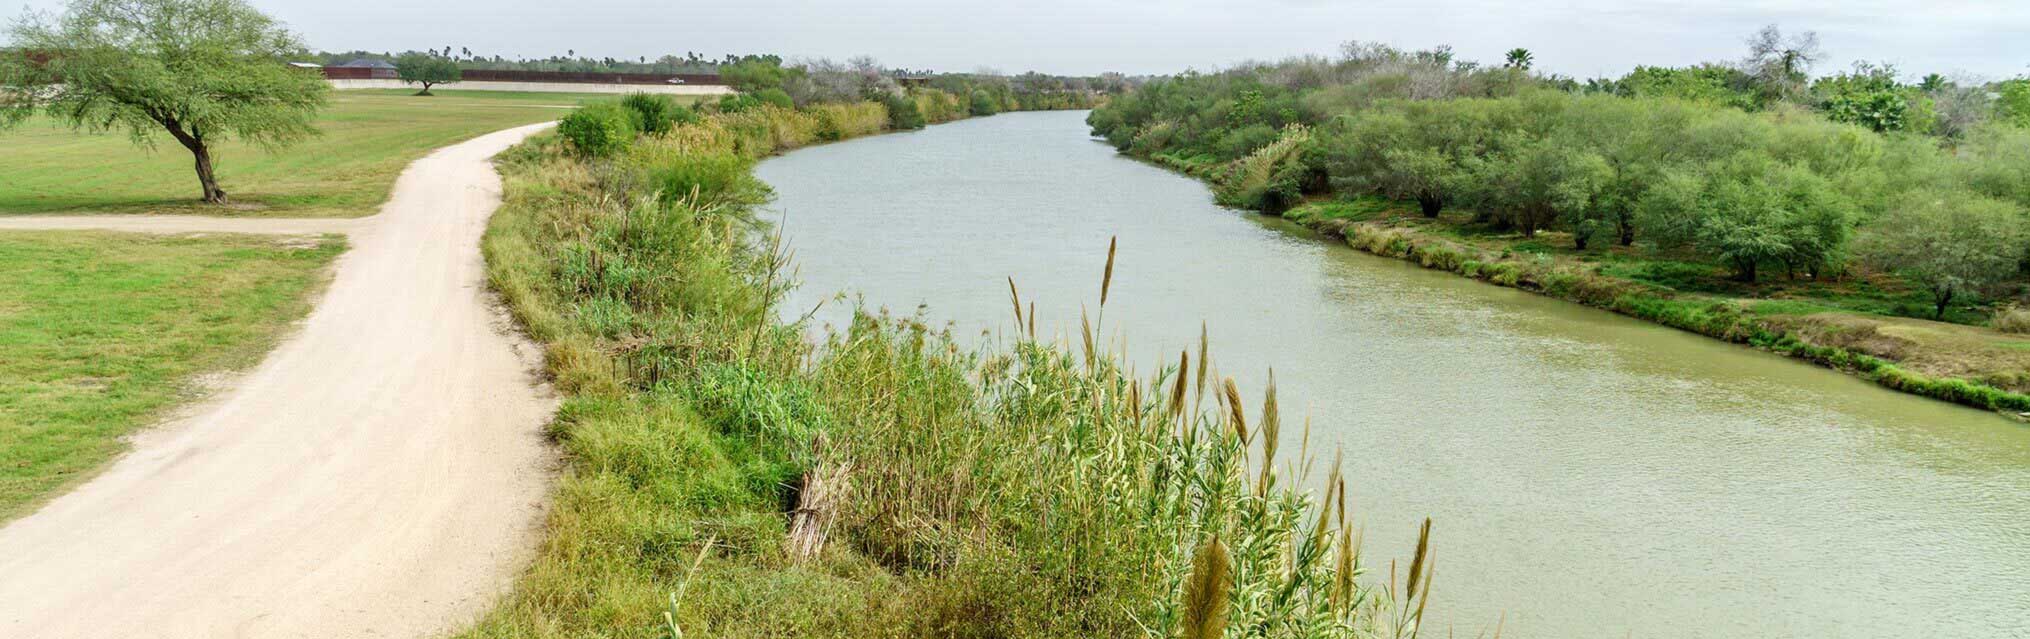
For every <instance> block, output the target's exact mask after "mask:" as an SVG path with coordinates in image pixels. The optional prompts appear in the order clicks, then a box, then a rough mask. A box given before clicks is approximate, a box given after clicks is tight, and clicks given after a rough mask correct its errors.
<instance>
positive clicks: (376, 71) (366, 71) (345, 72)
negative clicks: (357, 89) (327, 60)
mask: <svg viewBox="0 0 2030 639" xmlns="http://www.w3.org/2000/svg"><path fill="white" fill-rule="evenodd" d="M324 77H327V78H332V79H334V80H337V79H344V80H393V79H395V64H394V63H392V62H389V61H387V60H380V59H376V58H357V59H354V60H352V61H351V62H346V63H344V64H334V65H331V66H328V67H325V68H324Z"/></svg>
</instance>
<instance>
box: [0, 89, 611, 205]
mask: <svg viewBox="0 0 2030 639" xmlns="http://www.w3.org/2000/svg"><path fill="white" fill-rule="evenodd" d="M410 93H411V92H409V91H402V90H368V91H339V92H334V93H333V94H332V100H331V105H330V106H329V107H328V108H327V109H326V110H325V111H324V112H323V113H322V114H320V116H319V118H318V119H319V127H320V128H321V129H322V130H323V135H321V136H319V137H317V138H315V139H312V140H310V141H307V142H305V143H303V144H300V145H297V146H294V147H290V148H288V149H284V150H282V151H279V152H276V153H272V154H271V153H266V152H263V151H261V150H259V149H258V148H254V147H249V146H245V145H241V144H235V143H228V144H225V145H223V147H222V148H220V149H219V150H218V151H217V152H216V153H215V155H216V157H217V159H216V162H217V164H218V171H219V180H220V182H221V184H222V185H223V186H224V188H225V190H226V193H227V194H228V195H229V196H230V197H231V198H232V200H233V205H232V206H230V207H211V206H205V205H204V204H203V203H201V202H199V201H198V198H199V195H200V193H199V190H198V183H197V175H196V173H195V172H194V171H193V170H192V169H191V156H190V153H189V152H187V151H185V150H184V149H183V147H182V146H179V145H177V144H176V142H175V141H174V140H171V139H169V138H168V136H167V134H162V135H160V136H158V140H157V143H156V146H155V148H154V149H153V150H149V149H143V148H137V147H135V146H134V145H133V144H132V143H131V142H130V141H129V140H128V138H127V136H126V135H125V134H121V133H115V134H108V135H88V134H82V133H77V132H73V131H71V130H70V129H68V128H63V127H60V126H58V125H57V123H56V122H55V121H53V120H49V119H43V118H37V119H32V120H30V121H28V122H26V123H24V124H22V125H21V126H19V127H16V128H14V129H10V130H0V148H4V149H6V157H7V169H6V178H5V179H4V180H0V215H7V214H25V213H53V212H66V213H87V212H90V213H141V212H149V213H197V214H208V215H239V216H276V217H358V216H364V215H372V214H373V213H374V211H375V210H376V209H377V208H378V207H379V206H380V203H381V202H382V201H383V200H385V199H386V198H387V195H388V190H389V188H390V187H391V186H393V184H394V180H395V176H396V175H398V174H400V173H401V170H402V167H404V166H407V165H408V164H409V162H410V161H413V160H415V159H416V158H419V157H422V156H423V155H424V154H426V153H428V152H429V151H430V150H431V149H435V148H437V147H441V146H444V145H447V144H450V143H453V142H457V141H460V140H464V139H468V138H471V137H473V136H476V135H479V134H482V133H487V132H490V131H496V130H500V129H505V128H509V127H513V126H517V125H522V124H531V123H535V122H543V121H547V120H554V119H556V118H558V117H560V116H562V115H563V114H564V113H566V109H565V108H561V107H570V106H573V105H577V104H579V103H580V102H583V101H586V100H591V99H602V98H612V97H615V96H610V95H597V94H577V93H521V92H492V91H457V90H438V91H435V92H434V93H436V94H437V95H436V96H434V97H414V96H412V95H410Z"/></svg>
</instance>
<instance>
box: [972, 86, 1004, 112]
mask: <svg viewBox="0 0 2030 639" xmlns="http://www.w3.org/2000/svg"><path fill="white" fill-rule="evenodd" d="M971 100H972V101H971V103H970V107H969V108H968V110H969V111H971V112H972V114H973V115H993V114H996V113H1000V112H1001V105H1000V103H998V102H995V101H994V96H993V95H992V94H989V93H987V92H986V91H985V90H978V91H974V92H973V97H972V98H971Z"/></svg>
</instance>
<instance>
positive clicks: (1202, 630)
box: [1184, 536, 1233, 639]
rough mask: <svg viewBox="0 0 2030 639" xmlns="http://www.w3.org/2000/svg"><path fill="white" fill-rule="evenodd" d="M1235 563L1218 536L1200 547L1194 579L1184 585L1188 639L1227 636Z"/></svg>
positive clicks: (1193, 562) (1213, 638) (1192, 569)
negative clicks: (1227, 619) (1227, 618)
mask: <svg viewBox="0 0 2030 639" xmlns="http://www.w3.org/2000/svg"><path fill="white" fill-rule="evenodd" d="M1232 573H1233V561H1232V558H1231V557H1229V556H1228V555H1227V550H1226V544H1225V543H1223V542H1221V541H1220V540H1219V537H1218V536H1214V537H1213V538H1212V539H1210V540H1208V541H1206V542H1205V545H1202V546H1199V547H1198V554H1197V556H1196V557H1194V558H1193V559H1192V561H1191V579H1190V581H1189V582H1187V583H1186V584H1185V585H1184V639H1220V637H1221V636H1223V635H1225V634H1226V616H1227V606H1228V605H1229V602H1228V601H1227V599H1228V594H1229V592H1230V591H1231V590H1232V589H1233V580H1232V576H1233V575H1232Z"/></svg>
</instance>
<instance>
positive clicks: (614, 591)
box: [467, 108, 1432, 637]
mask: <svg viewBox="0 0 2030 639" xmlns="http://www.w3.org/2000/svg"><path fill="white" fill-rule="evenodd" d="M767 111H768V109H766V108H763V109H755V110H750V111H747V112H743V113H739V114H724V115H715V116H710V117H707V118H706V121H703V122H699V123H696V124H691V125H683V126H679V127H677V129H676V130H673V131H671V132H670V133H669V134H668V135H667V136H664V137H662V138H660V139H657V140H655V141H652V142H651V141H644V142H638V143H637V144H653V145H656V148H655V149H653V150H649V151H643V150H639V149H636V150H630V151H629V152H627V153H624V154H620V155H618V156H616V158H612V159H597V158H590V159H588V158H583V157H579V156H575V155H572V154H568V153H565V152H564V148H563V145H562V144H560V143H559V142H558V140H557V139H556V138H554V137H548V136H544V137H539V138H536V139H534V140H531V141H530V142H528V143H525V144H524V145H523V146H522V147H519V148H517V149H516V150H514V151H511V152H510V153H509V154H507V155H505V156H504V157H503V159H502V161H501V165H502V170H503V173H504V174H505V176H506V179H505V184H506V200H505V203H504V205H503V207H502V209H501V210H500V212H499V213H497V214H496V215H495V217H494V221H493V223H492V224H491V226H490V228H489V230H488V234H487V237H486V241H485V250H486V254H487V258H488V268H489V273H490V274H491V277H492V280H493V283H494V286H495V287H496V288H497V289H499V290H500V291H502V293H503V294H504V296H505V297H506V299H507V300H508V301H509V303H510V305H511V306H512V308H513V309H514V311H515V312H516V314H517V315H518V316H519V317H520V318H521V319H522V321H523V322H524V324H525V325H526V326H528V327H529V330H530V332H531V333H532V334H533V335H534V336H535V337H536V338H537V339H539V340H540V341H542V342H543V343H544V344H545V345H546V346H547V348H548V350H547V352H548V364H547V366H548V369H549V372H550V374H551V375H552V376H553V377H554V378H555V379H556V380H557V386H558V388H559V389H560V390H561V391H562V392H564V393H565V394H566V396H567V400H566V401H565V403H564V405H563V408H562V409H561V410H560V413H559V417H558V420H557V423H556V424H555V425H554V426H553V429H552V432H553V434H554V436H555V437H556V438H557V439H558V441H559V442H560V443H561V444H562V446H563V447H564V449H565V450H566V451H567V452H568V454H569V466H568V468H567V470H566V471H565V474H564V477H563V479H562V481H561V484H560V486H559V488H558V493H557V500H556V504H555V506H554V508H553V510H552V511H551V514H550V518H549V522H548V528H549V535H548V540H547V541H546V542H545V545H544V547H543V548H542V550H541V553H540V556H539V557H538V559H537V560H536V562H535V564H534V565H533V566H532V567H531V568H530V569H529V572H528V573H527V575H525V576H524V577H523V579H522V580H521V582H520V583H519V585H518V587H517V588H516V590H515V592H514V594H513V595H512V596H511V597H510V598H509V599H508V600H507V601H506V602H505V603H504V604H503V605H502V606H501V607H500V608H499V609H498V610H496V611H495V612H493V613H492V614H491V615H489V616H488V617H486V618H485V619H483V620H482V621H481V622H480V624H479V625H478V627H476V628H475V629H473V630H471V631H470V632H468V633H467V634H468V635H469V636H475V637H551V636H588V635H590V636H609V637H666V636H673V635H676V634H677V633H685V634H688V635H692V636H715V637H763V636H766V637H779V636H836V637H975V636H979V637H987V636H993V637H1002V636H1005V637H1066V636H1152V637H1154V636H1163V637H1168V636H1177V635H1179V634H1189V636H1199V637H1218V636H1229V635H1230V636H1253V637H1299V636H1303V637H1376V636H1389V637H1401V636H1414V635H1415V634H1416V629H1417V627H1418V625H1419V620H1420V619H1421V616H1422V611H1423V608H1424V602H1425V601H1427V598H1428V596H1429V594H1428V593H1429V589H1430V587H1431V586H1430V584H1431V582H1432V580H1431V579H1430V575H1431V574H1432V573H1431V568H1430V567H1431V565H1432V562H1431V553H1430V552H1429V550H1428V548H1429V545H1428V536H1426V537H1422V538H1420V539H1419V540H1418V544H1417V551H1416V553H1415V554H1414V555H1413V557H1412V559H1411V561H1410V564H1409V565H1410V566H1411V567H1410V569H1409V571H1408V578H1407V579H1406V580H1403V581H1401V582H1398V580H1397V579H1395V574H1396V572H1397V571H1395V570H1394V569H1393V565H1392V567H1391V569H1390V571H1389V573H1388V574H1389V578H1387V579H1385V580H1380V579H1377V577H1378V576H1377V575H1367V573H1368V572H1369V570H1370V565H1369V562H1368V561H1367V560H1366V559H1365V558H1364V556H1363V555H1362V553H1361V551H1360V548H1359V545H1360V544H1359V540H1360V535H1359V533H1358V524H1357V522H1356V519H1357V518H1356V516H1355V515H1354V514H1353V513H1349V512H1348V511H1347V509H1346V500H1345V482H1344V480H1343V479H1342V478H1341V477H1340V476H1339V473H1338V470H1337V465H1336V464H1335V465H1334V467H1333V468H1332V469H1331V470H1330V471H1329V476H1328V477H1327V478H1326V479H1325V481H1324V486H1325V487H1326V488H1325V491H1324V494H1323V495H1322V496H1317V495H1311V494H1309V493H1306V492H1303V491H1301V490H1299V487H1300V486H1305V485H1309V483H1310V482H1309V481H1308V479H1307V477H1309V476H1310V474H1311V473H1312V464H1311V463H1310V456H1311V451H1309V450H1308V447H1309V437H1308V435H1307V436H1305V437H1302V438H1300V439H1299V440H1298V441H1299V442H1300V444H1299V445H1298V446H1297V447H1296V451H1295V452H1294V453H1293V452H1291V451H1289V450H1285V449H1286V448H1287V447H1286V446H1283V444H1282V442H1283V441H1285V439H1287V438H1285V437H1284V436H1283V435H1282V431H1283V430H1284V425H1283V420H1282V416H1281V415H1280V413H1279V411H1278V410H1277V408H1276V400H1275V395H1274V390H1273V388H1270V389H1269V390H1268V391H1267V392H1266V393H1265V394H1264V395H1263V396H1262V398H1261V405H1260V409H1259V412H1258V413H1250V411H1249V410H1248V408H1249V406H1247V405H1246V404H1247V403H1249V401H1250V400H1246V399H1244V398H1243V394H1242V393H1241V391H1240V389H1239V388H1238V387H1237V386H1236V385H1235V384H1233V383H1232V381H1231V380H1230V379H1229V380H1225V381H1222V382H1219V383H1215V384H1210V385H1209V384H1208V383H1207V381H1208V377H1209V376H1210V377H1213V378H1218V376H1217V375H1216V374H1214V373H1209V369H1211V368H1213V367H1212V365H1211V363H1210V361H1209V359H1210V353H1209V350H1210V347H1209V343H1208V342H1207V341H1206V340H1203V339H1202V340H1201V343H1200V345H1199V349H1198V352H1197V353H1196V357H1195V358H1194V357H1193V355H1192V354H1191V353H1182V354H1180V359H1179V362H1178V364H1176V365H1175V366H1172V367H1166V368H1164V369H1163V370H1160V371H1155V372H1154V373H1153V374H1151V375H1147V376H1143V375H1139V374H1137V373H1135V372H1134V371H1133V370H1131V369H1129V368H1127V367H1126V364H1125V363H1124V361H1123V360H1122V359H1121V358H1120V357H1119V356H1118V355H1117V354H1116V353H1114V352H1112V351H1111V350H1110V349H1109V348H1108V347H1107V346H1106V345H1105V340H1100V339H1095V338H1094V336H1096V335H1103V334H1105V333H1104V331H1107V330H1109V329H1110V328H1112V327H1108V326H1107V325H1106V324H1105V323H1104V322H1105V317H1106V314H1105V308H1106V307H1107V305H1108V303H1109V302H1110V301H1112V300H1110V299H1109V297H1110V292H1111V288H1112V284H1113V278H1115V277H1133V273H1131V272H1124V273H1115V272H1114V271H1113V268H1112V259H1111V249H1109V251H1110V255H1109V260H1108V266H1107V269H1106V270H1105V271H1104V272H1103V273H1099V274H1096V275H1097V276H1098V277H1097V279H1098V280H1099V284H1100V286H1099V300H1098V304H1097V306H1096V310H1097V311H1098V312H1097V313H1096V314H1095V316H1094V319H1095V321H1094V322H1092V323H1090V324H1088V329H1087V330H1085V331H1083V332H1084V335H1083V336H1082V338H1081V341H1082V343H1084V344H1087V345H1088V346H1086V347H1085V348H1084V349H1083V350H1082V352H1074V351H1073V350H1072V349H1071V348H1069V347H1067V346H1065V345H1064V344H1061V343H1058V342H1057V341H1054V340H1049V339H1045V338H1041V337H1039V336H1038V335H1036V333H1035V329H1034V326H1035V324H1036V320H1035V316H1036V312H1037V311H1036V310H1035V307H1034V305H1033V303H1032V304H1030V305H1029V306H1028V307H1027V308H1026V309H1025V308H1024V305H1023V302H1022V300H1021V291H1020V289H1019V288H1016V287H1015V286H1014V284H1013V282H1011V283H1010V294H1011V296H1012V297H1013V303H1014V307H1015V309H1016V312H1015V318H1016V322H1017V327H1018V329H1022V328H1026V330H1023V331H1018V332H1021V337H1019V338H1017V339H1014V340H1012V341H1010V342H1008V343H1003V344H995V345H987V346H983V347H978V348H966V347H962V346H961V345H960V344H959V343H958V342H957V341H955V340H953V339H952V338H951V337H950V336H949V335H946V334H944V333H942V332H940V331H938V330H934V329H933V328H931V327H930V323H929V322H927V321H926V320H925V319H924V318H922V317H889V316H884V315H876V314H866V313H863V314H860V315H859V316H858V317H857V318H856V319H855V321H854V322H853V323H852V325H851V326H850V327H848V328H846V329H844V330H843V331H841V332H838V333H835V334H832V335H830V336H829V337H828V338H826V339H825V340H824V341H823V343H821V344H813V343H811V342H809V341H807V340H806V338H805V337H804V331H803V330H802V327H800V326H791V325H784V324H782V323H780V322H778V321H777V320H776V319H775V318H776V317H778V315H779V313H778V312H777V309H776V306H777V305H778V304H779V302H780V300H781V295H782V293H783V291H784V290H785V289H786V284H787V282H789V281H790V280H791V278H790V277H789V276H788V275H787V274H788V273H790V272H792V270H791V269H792V267H791V265H790V260H789V257H788V253H787V251H786V250H784V249H783V248H782V247H781V246H780V244H779V242H776V241H772V240H770V239H769V238H768V235H767V229H766V227H765V225H763V224H762V223H760V222H758V221H756V220H755V218H754V216H753V206H752V205H751V204H747V203H743V202H741V201H738V200H734V199H728V198H710V197H702V196H681V197H674V198H672V197H667V196H664V195H661V193H663V191H660V190H658V189H659V187H657V186H656V184H658V182H656V181H653V180H640V179H631V178H629V179H623V178H619V177H616V176H617V175H626V174H628V173H630V172H631V171H633V170H634V169H633V168H629V165H630V164H639V163H643V162H648V161H649V159H653V161H654V162H656V163H671V164H678V165H681V164H686V163H716V162H719V160H717V159H713V158H716V157H720V156H734V157H749V156H747V155H746V154H745V153H744V152H743V151H744V150H746V149H751V148H753V147H751V146H746V145H750V144H753V143H754V142H753V141H756V140H764V139H767V140H774V141H777V142H780V141H784V140H790V141H793V140H796V139H799V138H800V136H801V135H802V133H799V132H794V131H792V132H787V133H783V132H774V131H755V130H751V127H753V126H756V125H757V123H760V124H761V125H764V126H767V125H771V124H770V123H780V124H782V125H785V126H804V124H805V123H806V120H805V119H804V118H805V117H806V116H804V115H798V114H790V113H766V112H767ZM756 112H763V114H762V115H759V116H757V115H755V114H756ZM728 120H733V121H728ZM743 127H748V128H749V130H743ZM687 129H695V130H687ZM675 172H676V173H679V174H692V173H696V171H694V170H692V169H678V170H675ZM696 192H698V193H703V192H704V190H703V189H696ZM1194 365H1195V366H1196V368H1195V369H1194V368H1192V367H1193V366H1194ZM1194 379H1195V380H1196V381H1195V382H1190V381H1189V380H1194ZM1251 415H1253V416H1254V417H1252V418H1251ZM1306 430H1307V433H1308V424H1307V425H1306ZM1427 530H1428V529H1427ZM793 531H794V534H792V532H793ZM679 589H681V590H682V591H683V597H682V598H681V599H680V600H672V598H671V595H672V593H675V592H676V591H678V590H679ZM1187 627H1189V628H1190V630H1188V631H1187Z"/></svg>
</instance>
